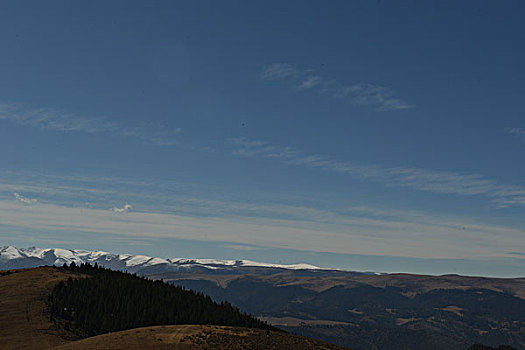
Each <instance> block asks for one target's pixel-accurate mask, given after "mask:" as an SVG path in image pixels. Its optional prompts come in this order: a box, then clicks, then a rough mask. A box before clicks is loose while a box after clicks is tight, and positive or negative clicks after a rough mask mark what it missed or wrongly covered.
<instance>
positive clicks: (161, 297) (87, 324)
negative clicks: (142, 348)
mask: <svg viewBox="0 0 525 350" xmlns="http://www.w3.org/2000/svg"><path fill="white" fill-rule="evenodd" d="M63 268H64V269H67V270H68V271H70V272H73V273H78V274H85V275H89V277H85V278H69V279H68V280H67V281H62V282H60V283H58V284H57V285H56V286H55V287H54V288H53V290H52V292H51V294H50V295H49V297H48V309H49V311H50V314H51V318H52V319H53V320H54V321H55V322H57V323H58V324H61V325H63V327H64V328H65V329H66V330H71V331H73V332H75V333H77V334H78V335H79V336H82V337H87V336H94V335H98V334H103V333H107V332H115V331H120V330H124V329H130V328H137V327H145V326H154V325H167V324H209V325H223V326H237V327H248V328H259V329H267V330H276V329H275V328H273V327H272V326H270V325H268V324H267V323H265V322H262V321H260V320H258V319H256V318H254V317H252V316H250V315H248V314H245V313H241V312H240V311H239V310H238V309H237V308H235V307H233V306H232V305H231V304H229V303H227V302H221V303H220V304H218V303H216V302H214V301H212V300H211V298H210V297H208V296H204V295H203V294H201V293H195V292H193V291H188V290H185V289H183V288H182V287H177V286H173V285H168V284H166V283H164V282H162V281H151V280H148V279H145V278H141V277H137V276H135V275H131V274H128V273H123V272H116V271H111V270H108V269H104V268H99V267H98V266H95V267H92V266H90V265H84V264H82V265H81V266H74V265H72V266H71V267H63Z"/></svg>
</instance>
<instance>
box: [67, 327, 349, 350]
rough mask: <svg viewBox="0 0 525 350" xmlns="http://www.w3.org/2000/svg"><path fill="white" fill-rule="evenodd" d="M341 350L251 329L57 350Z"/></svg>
mask: <svg viewBox="0 0 525 350" xmlns="http://www.w3.org/2000/svg"><path fill="white" fill-rule="evenodd" d="M148 348H154V349H172V350H197V349H199V350H202V349H210V350H212V349H213V350H248V349H249V350H263V349H279V350H344V349H348V348H345V347H342V346H339V345H335V344H330V343H325V342H322V341H319V340H314V339H309V338H305V337H300V336H297V335H292V334H286V333H282V332H274V331H263V330H260V329H253V328H240V327H225V326H208V325H176V326H156V327H146V328H136V329H131V330H127V331H122V332H117V333H110V334H104V335H99V336H96V337H91V338H87V339H84V340H80V341H76V342H72V343H69V344H66V345H63V346H60V347H58V348H57V350H58V349H60V350H88V349H122V350H128V349H129V350H141V349H148Z"/></svg>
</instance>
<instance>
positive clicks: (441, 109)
mask: <svg viewBox="0 0 525 350" xmlns="http://www.w3.org/2000/svg"><path fill="white" fill-rule="evenodd" d="M524 10H525V4H523V3H522V2H519V1H504V2H494V1H492V2H491V1H464V2H461V3H458V2H456V1H439V2H430V1H429V2H426V1H399V2H395V3H393V2H384V1H377V2H372V1H354V2H348V1H333V2H330V3H328V4H327V3H326V2H321V1H318V2H315V1H311V2H307V3H305V2H304V1H287V2H285V3H283V2H281V1H275V2H272V1H265V2H259V3H256V2H250V3H247V2H243V1H223V2H220V3H219V2H215V1H179V2H168V1H158V2H157V1H112V2H108V1H90V2H79V1H76V2H67V3H66V2H61V1H56V2H55V1H46V2H40V1H34V2H31V1H25V2H19V1H4V2H3V3H2V4H1V5H0V43H1V44H2V54H1V55H0V240H1V242H2V243H3V244H4V245H9V244H13V245H17V246H29V245H36V246H41V247H55V246H57V247H66V248H84V249H102V250H111V251H114V252H119V253H142V254H149V255H155V256H164V257H175V256H180V257H183V256H184V257H208V258H238V259H240V258H247V259H252V260H260V261H270V262H272V261H275V262H281V263H292V262H307V263H313V264H317V265H320V266H325V267H339V268H347V269H356V270H374V271H387V272H391V271H397V272H417V273H433V274H439V273H464V274H476V275H494V276H518V275H523V271H524V269H525V239H524V236H525V229H524V228H525V218H524V215H523V214H524V209H525V181H524V178H525V177H524V174H525V162H523V154H524V150H525V115H524V110H523V109H524V108H523V103H522V101H523V94H524V92H525V88H524V87H523V86H524V84H523V82H524V78H525V72H524V68H523V62H524V61H525V46H524V45H523V42H525V40H524V39H525V26H524V25H523V23H522V22H523V21H522V18H521V17H522V16H521V14H522V13H523V11H524Z"/></svg>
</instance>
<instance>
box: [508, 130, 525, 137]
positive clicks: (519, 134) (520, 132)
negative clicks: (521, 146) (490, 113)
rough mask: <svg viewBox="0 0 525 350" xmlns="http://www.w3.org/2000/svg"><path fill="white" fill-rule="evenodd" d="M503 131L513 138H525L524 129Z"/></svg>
mask: <svg viewBox="0 0 525 350" xmlns="http://www.w3.org/2000/svg"><path fill="white" fill-rule="evenodd" d="M505 131H506V132H507V133H509V134H511V135H513V136H516V137H523V138H525V129H523V128H506V129H505Z"/></svg>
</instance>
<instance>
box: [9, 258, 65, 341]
mask: <svg viewBox="0 0 525 350" xmlns="http://www.w3.org/2000/svg"><path fill="white" fill-rule="evenodd" d="M11 272H12V273H11V274H8V275H5V276H0V348H1V349H45V348H49V347H52V346H56V345H60V344H63V343H65V342H67V341H68V340H66V339H72V335H71V334H68V333H67V332H64V331H59V330H57V329H56V327H55V326H54V325H53V323H52V322H50V321H49V316H46V315H45V312H44V311H45V298H46V297H47V295H48V294H49V292H50V291H51V289H52V288H53V286H54V285H55V284H56V283H57V282H59V281H61V280H65V279H67V278H68V277H69V276H70V275H69V274H67V273H64V272H61V271H59V270H57V269H54V268H52V267H40V268H34V269H25V270H12V271H11Z"/></svg>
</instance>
